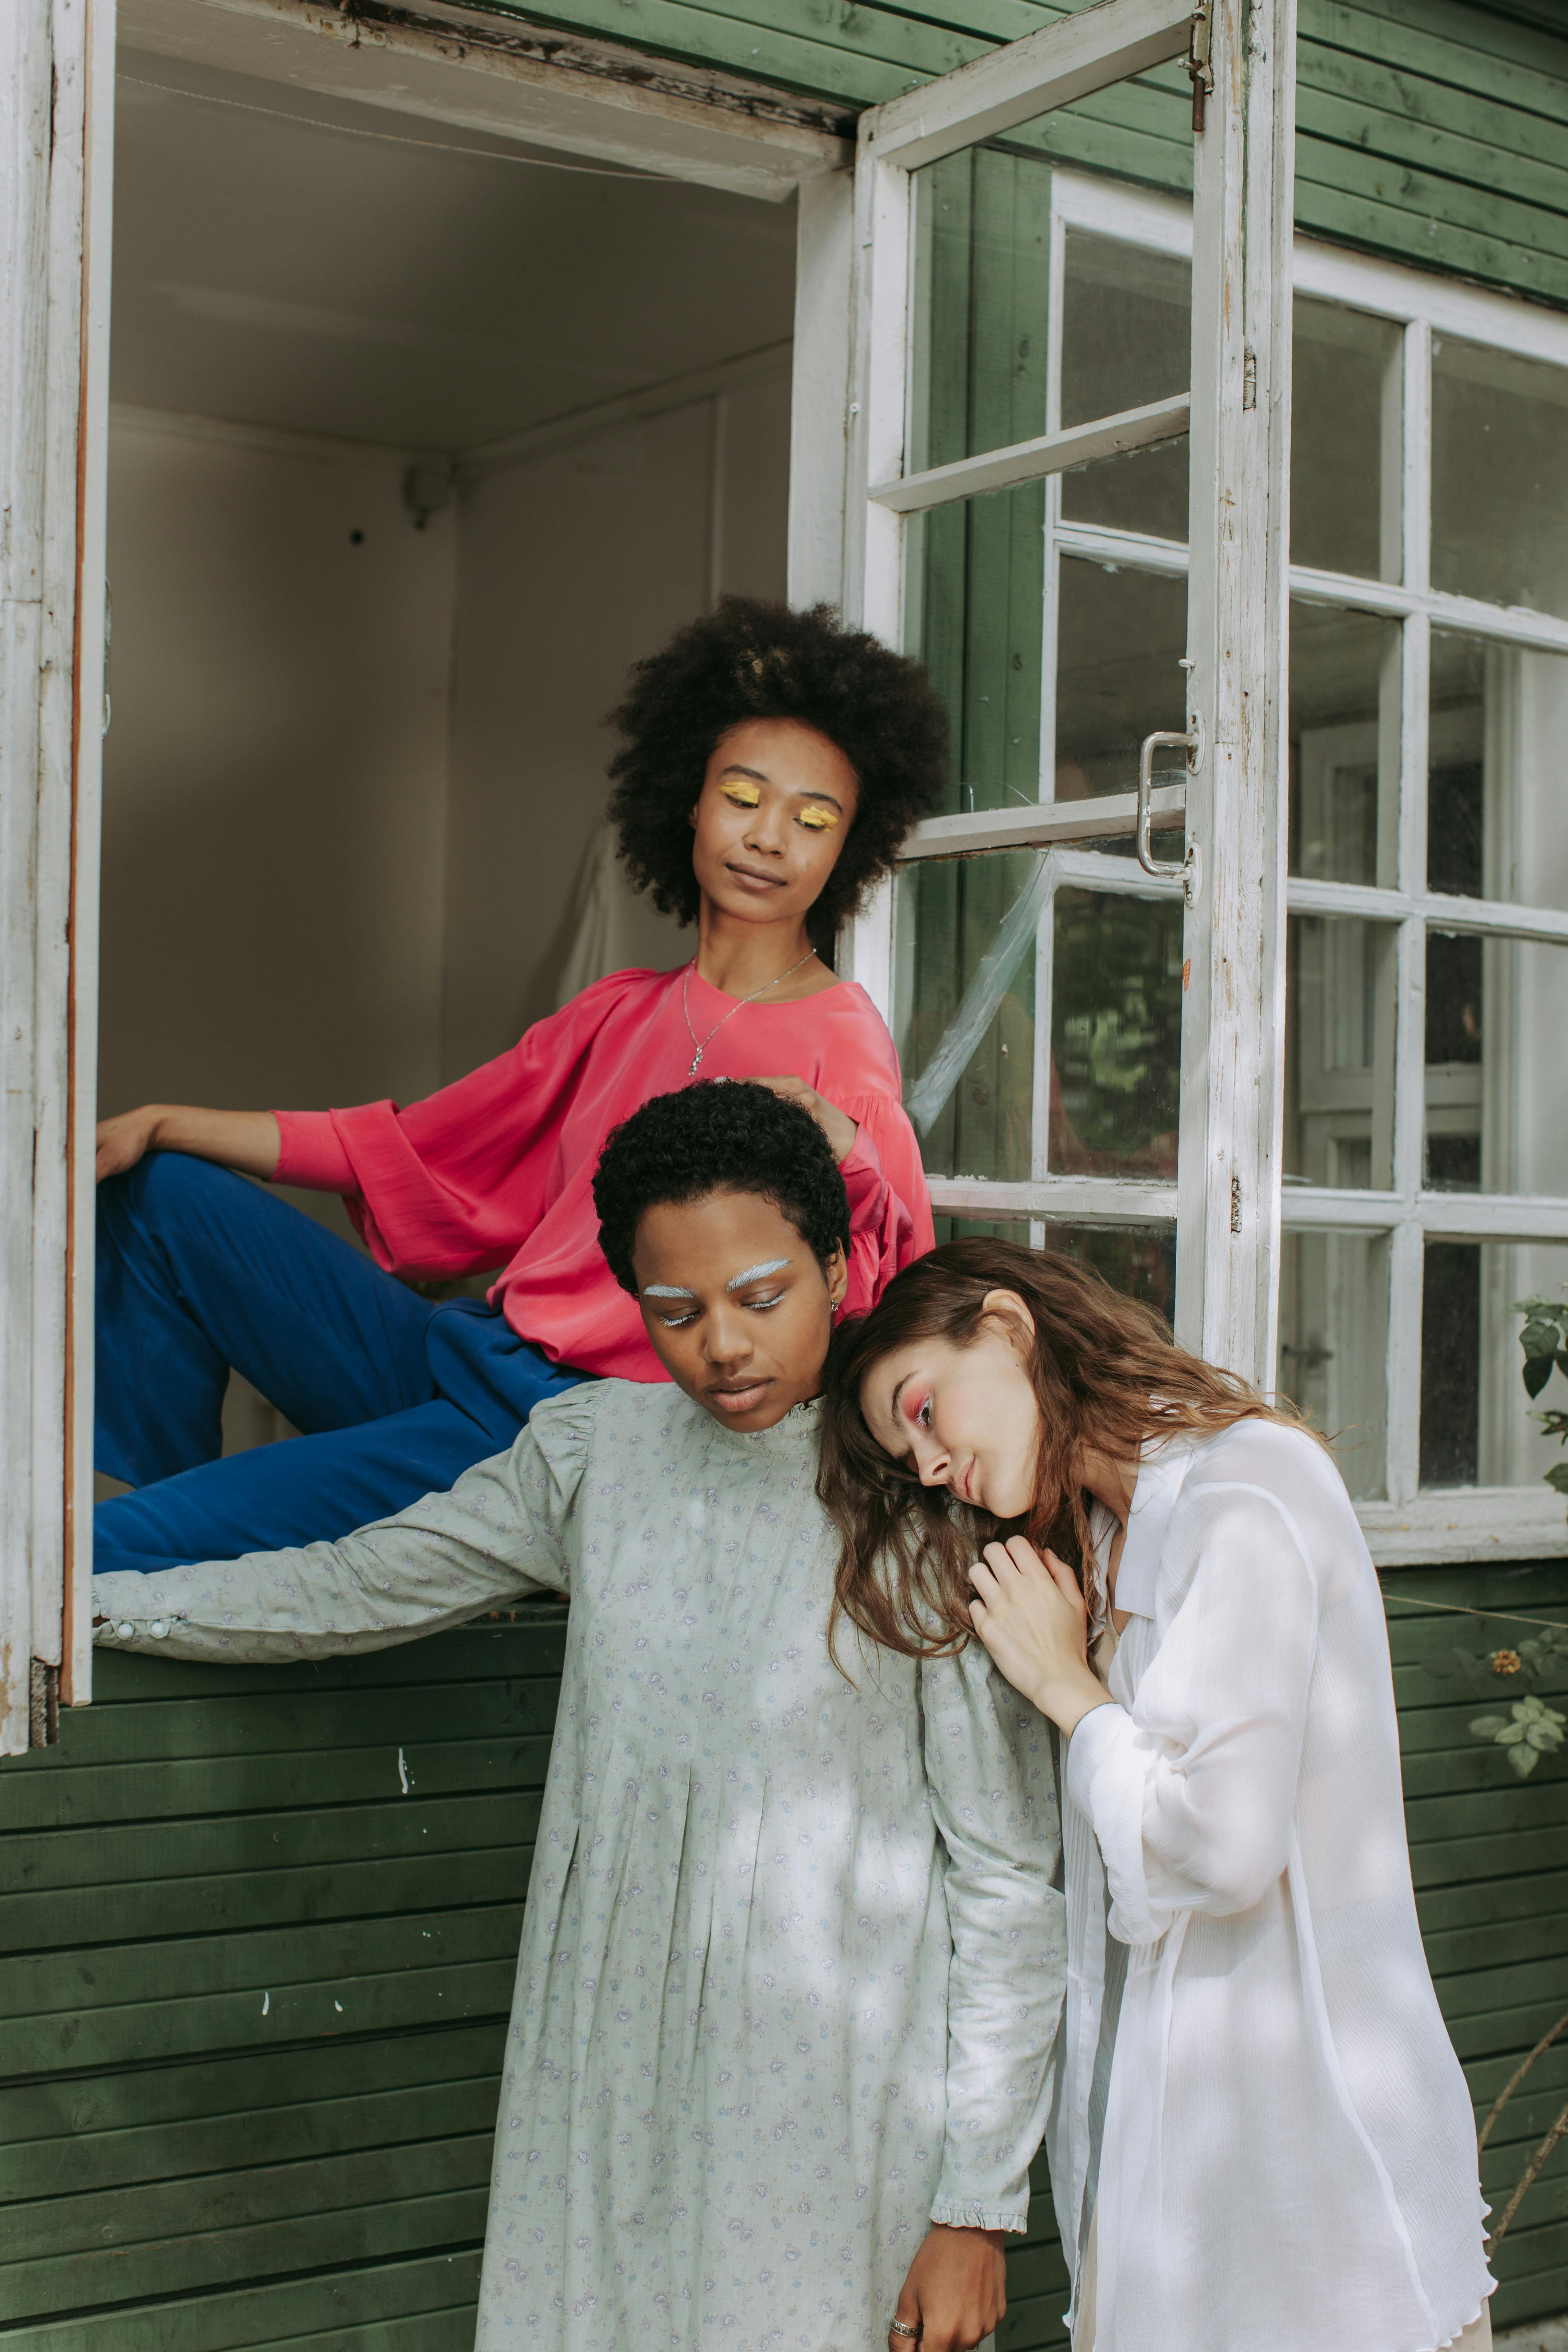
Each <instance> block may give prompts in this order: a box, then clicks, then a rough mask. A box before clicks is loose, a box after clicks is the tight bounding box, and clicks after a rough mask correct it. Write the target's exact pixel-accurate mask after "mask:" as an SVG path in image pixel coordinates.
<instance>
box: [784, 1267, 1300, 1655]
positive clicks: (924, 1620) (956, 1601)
mask: <svg viewBox="0 0 1568 2352" xmlns="http://www.w3.org/2000/svg"><path fill="white" fill-rule="evenodd" d="M994 1290H1011V1291H1014V1292H1016V1295H1017V1296H1018V1297H1020V1298H1021V1299H1022V1300H1023V1301H1024V1303H1025V1305H1026V1307H1028V1309H1029V1312H1030V1314H1031V1315H1032V1316H1033V1318H1034V1321H1035V1345H1034V1349H1033V1352H1032V1356H1031V1358H1030V1359H1029V1360H1028V1362H1027V1365H1026V1369H1027V1371H1028V1374H1029V1379H1030V1381H1031V1383H1032V1385H1033V1387H1034V1391H1035V1395H1036V1398H1037V1401H1038V1403H1039V1408H1040V1437H1039V1452H1038V1454H1037V1460H1036V1465H1035V1505H1034V1508H1033V1509H1032V1510H1031V1511H1030V1512H1029V1513H1028V1514H1027V1516H1026V1517H1025V1518H1024V1519H1022V1520H1018V1521H1014V1522H1011V1523H1010V1524H1008V1525H1007V1526H1004V1525H1003V1524H1002V1523H1001V1522H999V1521H996V1520H994V1519H991V1518H988V1517H986V1516H985V1515H984V1513H979V1512H975V1511H973V1510H971V1509H969V1508H968V1507H967V1506H965V1505H963V1504H960V1503H955V1502H954V1501H953V1499H952V1496H950V1495H949V1494H948V1493H947V1491H946V1490H945V1489H944V1488H942V1487H931V1486H921V1483H920V1480H919V1478H918V1477H917V1476H916V1475H915V1474H914V1472H913V1471H912V1470H910V1469H907V1468H906V1467H905V1466H904V1465H902V1464H901V1463H899V1462H895V1461H894V1460H892V1458H891V1457H890V1456H889V1454H884V1453H883V1451H882V1449H881V1447H880V1446H879V1444H877V1442H876V1440H875V1438H874V1437H873V1436H872V1435H871V1433H870V1431H869V1430H868V1428H867V1426H866V1422H865V1418H864V1416H863V1414H862V1413H861V1411H860V1388H861V1383H862V1381H864V1380H865V1377H866V1375H867V1373H868V1371H870V1370H872V1368H873V1367H874V1366H875V1365H877V1364H878V1363H879V1362H880V1361H881V1360H882V1359H883V1358H884V1357H885V1356H888V1355H890V1354H891V1353H892V1351H893V1350H894V1349H896V1348H902V1347H906V1346H908V1345H909V1344H910V1342H911V1341H920V1340H925V1339H943V1340H946V1341H948V1342H949V1343H950V1345H952V1346H953V1347H955V1348H967V1347H969V1346H971V1345H972V1344H973V1341H974V1340H975V1339H978V1338H979V1337H980V1333H981V1328H982V1326H983V1325H984V1323H985V1322H986V1320H987V1317H986V1313H985V1304H984V1302H985V1299H986V1297H988V1296H989V1294H990V1293H991V1292H992V1291H994ZM1009 1328H1011V1327H1009ZM1237 1421H1277V1422H1284V1423H1289V1424H1291V1425H1299V1423H1300V1416H1299V1415H1298V1414H1297V1413H1296V1412H1294V1411H1293V1410H1291V1409H1283V1410H1282V1409H1280V1408H1279V1407H1277V1406H1275V1405H1272V1404H1270V1403H1269V1402H1268V1400H1267V1399H1266V1398H1264V1397H1262V1396H1260V1395H1259V1394H1258V1391H1257V1390H1256V1389H1251V1388H1248V1386H1247V1383H1246V1381H1241V1380H1238V1379H1237V1378H1236V1376H1235V1375H1234V1374H1233V1373H1230V1372H1223V1371H1220V1370H1217V1369H1216V1368H1215V1366H1214V1365H1212V1364H1205V1362H1204V1361H1203V1360H1202V1358H1201V1357H1198V1356H1194V1355H1189V1354H1188V1352H1187V1350H1186V1349H1184V1348H1178V1347H1177V1346H1176V1344H1175V1342H1174V1340H1173V1339H1172V1337H1171V1334H1170V1332H1169V1331H1168V1330H1167V1328H1166V1327H1165V1325H1164V1324H1163V1322H1162V1321H1161V1319H1160V1318H1159V1316H1158V1315H1156V1314H1155V1313H1154V1311H1153V1309H1152V1307H1144V1306H1141V1305H1140V1304H1139V1302H1138V1301H1137V1300H1136V1299H1133V1298H1128V1297H1123V1295H1122V1294H1121V1292H1120V1291H1116V1290H1112V1289H1111V1287H1110V1284H1109V1283H1107V1282H1104V1281H1102V1280H1101V1278H1100V1276H1099V1275H1097V1274H1094V1273H1091V1272H1090V1271H1089V1269H1088V1268H1087V1267H1084V1266H1081V1265H1075V1264H1074V1263H1073V1261H1072V1259H1071V1258H1068V1257H1064V1256H1062V1255H1060V1254H1059V1253H1058V1252H1057V1251H1055V1250H1034V1249H1026V1248H1023V1247H1022V1246H1020V1245H1019V1244H1017V1243H1016V1242H1004V1241H984V1240H979V1241H959V1242H946V1243H943V1244H942V1246H941V1247H940V1248H938V1249H934V1250H932V1251H931V1253H930V1255H928V1256H926V1257H922V1258H917V1259H916V1261H915V1262H914V1264H913V1265H908V1266H906V1267H905V1268H904V1271H903V1272H902V1274H900V1275H898V1276H895V1278H894V1279H893V1281H892V1282H891V1283H889V1286H888V1288H887V1290H886V1291H885V1292H884V1294H883V1296H882V1298H881V1300H880V1303H879V1305H878V1306H876V1307H873V1308H872V1310H871V1312H870V1313H869V1314H868V1315H863V1316H860V1317H858V1318H856V1319H855V1320H854V1321H853V1322H850V1323H847V1324H845V1325H843V1326H842V1327H841V1328H840V1329H839V1330H838V1331H837V1333H836V1335H835V1338H834V1344H833V1348H832V1351H831V1353H830V1355H829V1357H828V1362H827V1371H826V1413H825V1414H824V1420H823V1444H822V1464H821V1469H820V1472H819V1474H818V1478H817V1492H818V1494H819V1495H820V1496H821V1498H822V1501H823V1503H824V1505H825V1506H826V1509H827V1511H828V1513H829V1515H830V1517H832V1519H833V1521H834V1523H835V1525H836V1526H837V1529H838V1532H839V1535H840V1538H842V1547H843V1548H842V1551H841V1554H840V1558H839V1563H838V1571H837V1582H836V1586H835V1591H834V1601H833V1618H832V1626H831V1630H830V1633H829V1646H830V1648H831V1647H832V1643H833V1637H834V1635H836V1634H837V1631H838V1628H839V1622H840V1620H841V1619H844V1618H847V1619H848V1621H849V1622H850V1623H851V1624H852V1625H853V1626H855V1627H856V1628H857V1629H858V1631H859V1632H860V1633H863V1634H865V1635H867V1636H868V1638H869V1639H870V1640H871V1641H872V1642H874V1643H879V1644H880V1645H881V1646H882V1647H883V1648H885V1649H889V1650H897V1651H900V1652H901V1653H902V1654H904V1655H905V1656H906V1657H917V1658H922V1657H923V1658H934V1657H945V1656H949V1655H951V1654H953V1653H954V1652H956V1651H958V1650H961V1649H962V1648H963V1645H964V1643H966V1642H967V1641H968V1640H969V1638H970V1634H971V1632H972V1627H971V1624H970V1619H969V1607H968V1603H969V1600H970V1586H969V1579H968V1573H967V1570H968V1567H969V1563H970V1562H971V1561H972V1560H973V1559H974V1557H975V1553H976V1551H977V1549H979V1548H980V1547H981V1546H982V1545H984V1544H986V1543H989V1542H991V1541H992V1540H993V1539H994V1537H996V1536H997V1535H998V1534H1008V1533H1015V1534H1017V1533H1021V1534H1025V1535H1026V1536H1028V1538H1029V1539H1030V1541H1031V1542H1033V1543H1035V1544H1037V1546H1039V1547H1041V1548H1042V1549H1043V1548H1045V1547H1046V1546H1049V1548H1050V1549H1052V1550H1053V1551H1056V1552H1058V1553H1059V1554H1060V1556H1061V1557H1062V1558H1063V1559H1068V1560H1070V1561H1071V1562H1072V1563H1073V1564H1074V1566H1075V1567H1076V1568H1077V1569H1078V1570H1079V1577H1080V1580H1085V1590H1086V1591H1089V1581H1088V1580H1089V1579H1092V1577H1093V1575H1094V1566H1093V1562H1094V1549H1093V1545H1092V1542H1091V1539H1090V1536H1089V1502H1090V1497H1089V1496H1088V1495H1087V1494H1086V1492H1085V1490H1084V1487H1083V1484H1082V1480H1081V1476H1080V1468H1081V1464H1082V1460H1083V1454H1084V1449H1085V1448H1086V1446H1087V1447H1093V1448H1095V1449H1097V1450H1098V1451H1099V1452H1100V1453H1101V1454H1107V1455H1109V1456H1110V1459H1111V1460H1112V1461H1121V1462H1127V1461H1136V1459H1137V1457H1138V1453H1139V1449H1140V1447H1141V1446H1142V1444H1143V1443H1144V1441H1145V1440H1146V1439H1148V1438H1152V1437H1153V1438H1158V1437H1165V1436H1173V1435H1175V1434H1177V1433H1180V1432H1184V1431H1193V1432H1194V1433H1199V1434H1201V1435H1205V1436H1208V1435H1212V1434H1213V1433H1215V1432H1216V1431H1218V1430H1222V1429H1227V1428H1229V1427H1230V1425H1231V1424H1232V1423H1234V1422H1237ZM834 1654H835V1655H837V1652H836V1651H835V1652H834Z"/></svg>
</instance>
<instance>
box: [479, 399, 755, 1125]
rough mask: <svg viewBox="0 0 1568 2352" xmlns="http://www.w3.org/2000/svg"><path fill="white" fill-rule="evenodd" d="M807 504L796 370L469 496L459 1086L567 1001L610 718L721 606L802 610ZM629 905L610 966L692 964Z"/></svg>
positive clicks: (626, 430) (683, 948)
mask: <svg viewBox="0 0 1568 2352" xmlns="http://www.w3.org/2000/svg"><path fill="white" fill-rule="evenodd" d="M788 494H789V379H788V375H787V373H786V372H784V371H783V370H781V372H780V373H778V374H777V375H775V376H769V377H764V378H763V379H762V380H761V381H757V382H752V383H748V384H745V385H743V386H742V387H740V388H739V389H737V390H735V391H732V392H729V393H725V394H722V395H721V396H719V397H718V398H716V399H709V400H703V401H700V402H697V403H694V404H691V405H689V406H688V407H684V408H679V409H676V410H674V411H672V412H669V413H668V414H666V415H660V416H657V417H653V418H649V419H647V421H645V422H641V423H637V424H632V425H620V426H617V427H615V428H613V429H611V430H608V431H605V432H600V433H598V434H596V435H595V436H592V437H591V438H587V439H582V440H574V441H572V442H570V443H568V444H566V445H565V446H559V447H557V448H555V449H553V450H551V451H549V452H547V453H545V454H543V455H541V456H537V457H531V458H529V459H527V460H525V461H522V462H520V463H517V464H513V465H510V466H507V467H502V468H498V469H496V470H494V471H487V472H483V473H480V474H479V475H477V476H476V477H475V478H473V479H471V480H469V481H468V482H467V483H466V484H465V485H464V487H463V489H462V491H461V494H460V499H459V511H458V608H457V627H456V632H455V638H454V646H455V654H454V684H453V705H452V750H451V815H450V828H449V833H448V837H447V926H446V928H447V963H446V997H445V1008H444V1015H443V1021H442V1035H441V1066H442V1075H443V1076H444V1078H447V1079H450V1078H454V1077H457V1076H460V1075H461V1074H462V1073H463V1072H464V1071H465V1070H468V1069H471V1068H473V1067H474V1066H475V1065H476V1064H477V1063H479V1062H481V1061H484V1060H486V1059H488V1058H489V1056H490V1055H494V1054H498V1053H500V1052H502V1051H503V1050H504V1049H505V1047H506V1046H508V1045H510V1044H512V1043H513V1041H514V1040H515V1039H516V1038H517V1037H518V1036H519V1035H520V1034H521V1031H522V1030H523V1029H524V1028H526V1027H527V1025H528V1024H529V1023H530V1022H531V1021H535V1020H537V1019H539V1018H540V1016H541V1015H542V1014H543V1013H548V1012H550V1011H551V1010H552V1007H553V1006H554V1004H555V1003H556V1001H557V994H558V983H559V982H560V978H561V975H562V973H563V970H564V969H565V967H566V966H567V963H568V960H569V959H570V958H571V955H572V950H573V942H574V931H575V929H576V926H577V924H578V922H579V921H580V919H581V909H582V904H583V887H582V886H583V883H584V859H585V858H586V857H588V856H590V855H591V854H592V853H593V852H594V850H595V845H596V836H597V834H598V828H599V823H600V819H601V817H602V814H603V811H604V807H605V799H606V796H607V793H608V782H607V779H606V774H605V771H606V767H607V764H608V761H609V760H610V758H611V756H612V751H613V748H614V738H613V736H612V734H611V733H610V731H609V730H606V729H605V726H604V724H603V721H604V718H605V713H606V712H607V711H608V710H609V709H611V708H612V706H613V705H614V704H615V703H616V700H617V699H618V698H619V696H620V694H621V691H622V688H623V686H624V682H625V679H626V673H627V671H628V669H629V668H630V667H631V665H632V663H633V662H635V661H637V660H639V659H641V658H642V657H643V656H646V655H647V654H649V653H651V652H653V651H655V650H656V649H657V648H658V646H660V645H662V644H663V642H664V641H665V639H666V638H667V637H668V635H670V633H671V631H672V630H673V629H675V628H676V627H678V626H679V624H680V623H681V622H683V621H686V620H689V619H691V618H692V617H694V616H695V615H696V614H699V613H700V612H702V611H703V610H705V609H706V608H707V606H708V605H709V604H710V601H711V599H712V598H713V596H714V595H716V594H718V593H721V592H723V591H725V590H731V591H735V592H738V593H744V594H749V595H760V596H773V597H782V596H783V595H784V562H785V535H786V522H787V509H788ZM615 887H616V888H617V889H618V887H619V886H618V884H616V886H615ZM620 897H621V899H622V904H621V906H620V907H619V908H618V909H617V912H616V920H615V923H614V925H613V927H612V937H613V938H614V939H615V940H616V942H617V946H618V950H619V952H618V953H617V956H616V958H615V959H614V961H647V962H651V963H653V964H655V965H657V966H659V967H668V966H671V965H673V964H675V963H678V962H680V961H683V960H684V959H685V957H686V956H688V955H689V953H690V952H691V948H692V943H693V935H692V933H690V932H689V931H681V930H680V929H679V927H678V926H677V925H675V924H674V923H673V922H670V921H668V919H664V918H659V917H658V916H655V915H653V914H652V912H651V910H650V909H648V908H647V907H646V904H645V902H642V901H640V900H634V899H632V898H631V896H630V894H629V893H626V892H621V893H620ZM614 961H612V964H611V966H610V967H609V968H612V969H613V968H614Z"/></svg>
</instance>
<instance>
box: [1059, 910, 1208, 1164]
mask: <svg viewBox="0 0 1568 2352" xmlns="http://www.w3.org/2000/svg"><path fill="white" fill-rule="evenodd" d="M1182 917H1183V908H1182V903H1181V901H1180V900H1179V899H1175V900H1172V899H1163V898H1162V899H1153V900H1151V899H1146V898H1120V897H1112V896H1111V895H1110V894H1109V893H1107V892H1104V891H1095V890H1079V889H1073V888H1067V887H1064V888H1060V889H1058V892H1057V894H1056V908H1055V919H1054V923H1053V928H1052V955H1051V1074H1050V1088H1051V1094H1050V1121H1049V1137H1048V1140H1047V1165H1048V1166H1049V1168H1050V1169H1051V1171H1053V1172H1054V1173H1058V1174H1062V1175H1077V1176H1173V1175H1174V1173H1175V1168H1176V1129H1177V1126H1178V1124H1179V1118H1180V1108H1179V1106H1180V1094H1181V1069H1182Z"/></svg>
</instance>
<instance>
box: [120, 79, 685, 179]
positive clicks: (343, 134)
mask: <svg viewBox="0 0 1568 2352" xmlns="http://www.w3.org/2000/svg"><path fill="white" fill-rule="evenodd" d="M117 79H119V80H121V81H128V82H133V83H134V84H135V86H136V88H137V89H160V90H162V91H163V95H164V97H165V98H194V99H195V100H198V101H199V103H200V104H201V105H203V106H227V107H232V108H233V110H234V111H235V113H237V114H265V115H266V116H267V117H268V121H272V122H297V123H300V125H301V126H302V127H303V128H304V129H305V130H307V131H331V132H333V133H334V134H335V135H336V136H338V137H340V138H343V139H380V140H382V141H384V142H385V144H386V145H387V146H389V147H423V148H424V149H426V152H428V153H430V154H432V155H477V156H478V157H479V161H480V162H481V163H521V164H522V165H523V166H524V168H525V169H526V170H528V171H531V172H575V173H578V174H579V176H580V177H582V178H584V179H589V180H657V181H658V183H659V184H660V186H662V187H676V186H679V182H678V181H675V180H673V179H671V177H670V176H669V174H668V173H667V172H619V171H616V170H613V169H610V168H608V167H605V166H601V165H599V164H597V163H554V162H552V161H551V160H550V159H548V158H547V157H545V156H542V155H507V154H504V153H499V152H497V150H496V149H495V148H493V147H454V146H453V145H452V144H451V142H449V141H448V140H446V139H405V137H404V135H403V133H402V132H401V131H364V130H361V129H359V128H358V127H357V126H356V125H354V124H353V123H348V122H322V121H320V120H319V119H318V118H317V117H316V116H315V115H313V114H287V113H285V112H284V110H283V109H282V108H281V107H280V106H252V105H250V104H249V103H248V102H247V100H245V99H243V98H219V97H217V96H216V94H215V93H214V92H213V91H212V90H207V89H180V88H179V87H178V86H177V85H176V84H175V83H174V82H170V81H149V80H148V79H147V78H146V76H145V75H144V74H133V73H122V74H120V75H119V76H117Z"/></svg>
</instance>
